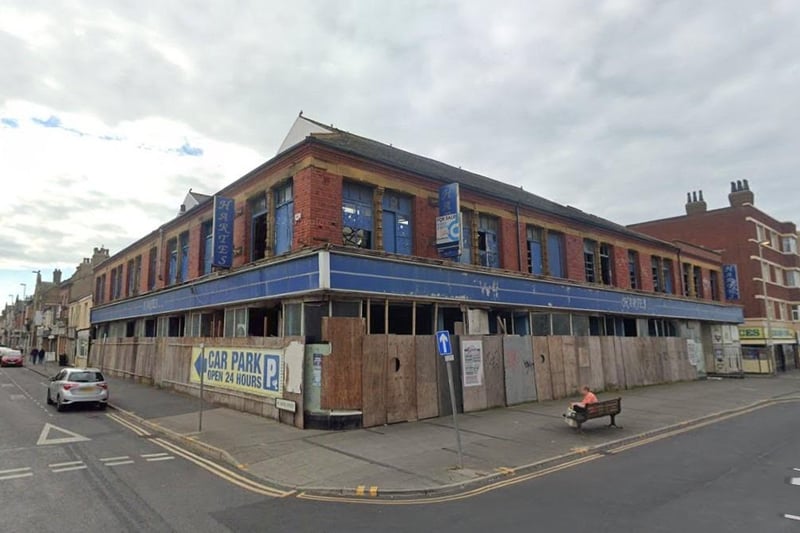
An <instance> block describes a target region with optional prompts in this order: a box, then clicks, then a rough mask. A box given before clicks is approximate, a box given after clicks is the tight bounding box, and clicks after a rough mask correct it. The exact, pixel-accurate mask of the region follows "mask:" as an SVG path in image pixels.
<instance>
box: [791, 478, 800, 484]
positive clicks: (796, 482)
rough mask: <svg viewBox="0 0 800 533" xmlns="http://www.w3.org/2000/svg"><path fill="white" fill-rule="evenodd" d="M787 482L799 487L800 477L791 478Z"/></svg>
mask: <svg viewBox="0 0 800 533" xmlns="http://www.w3.org/2000/svg"><path fill="white" fill-rule="evenodd" d="M789 482H790V483H791V484H792V485H800V477H793V478H792V479H791V480H790V481H789Z"/></svg>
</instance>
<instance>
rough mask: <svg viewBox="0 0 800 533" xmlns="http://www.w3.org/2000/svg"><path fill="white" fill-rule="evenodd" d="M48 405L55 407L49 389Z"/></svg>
mask: <svg viewBox="0 0 800 533" xmlns="http://www.w3.org/2000/svg"><path fill="white" fill-rule="evenodd" d="M47 405H53V399H52V398H50V389H47Z"/></svg>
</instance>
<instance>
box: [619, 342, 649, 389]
mask: <svg viewBox="0 0 800 533" xmlns="http://www.w3.org/2000/svg"><path fill="white" fill-rule="evenodd" d="M619 341H620V342H621V344H622V358H623V361H624V365H625V380H626V386H627V387H628V388H631V387H640V386H642V385H644V369H643V368H642V361H641V360H640V359H639V347H638V342H637V341H638V339H637V338H636V337H620V338H619Z"/></svg>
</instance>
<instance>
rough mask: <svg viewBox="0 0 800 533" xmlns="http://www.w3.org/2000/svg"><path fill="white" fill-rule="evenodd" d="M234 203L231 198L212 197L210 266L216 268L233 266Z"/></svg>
mask: <svg viewBox="0 0 800 533" xmlns="http://www.w3.org/2000/svg"><path fill="white" fill-rule="evenodd" d="M234 216H235V214H234V202H233V199H231V198H223V197H222V196H215V197H214V237H213V245H214V257H213V259H212V260H211V264H212V265H214V266H216V267H222V268H230V267H231V266H233V218H234Z"/></svg>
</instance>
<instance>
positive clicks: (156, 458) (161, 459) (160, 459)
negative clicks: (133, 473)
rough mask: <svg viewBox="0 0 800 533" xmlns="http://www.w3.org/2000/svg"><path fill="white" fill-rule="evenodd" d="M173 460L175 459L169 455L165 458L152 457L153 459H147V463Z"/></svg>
mask: <svg viewBox="0 0 800 533" xmlns="http://www.w3.org/2000/svg"><path fill="white" fill-rule="evenodd" d="M172 459H175V458H174V457H173V456H171V455H167V456H165V457H151V458H149V459H147V461H148V462H151V463H152V462H154V461H170V460H172Z"/></svg>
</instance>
